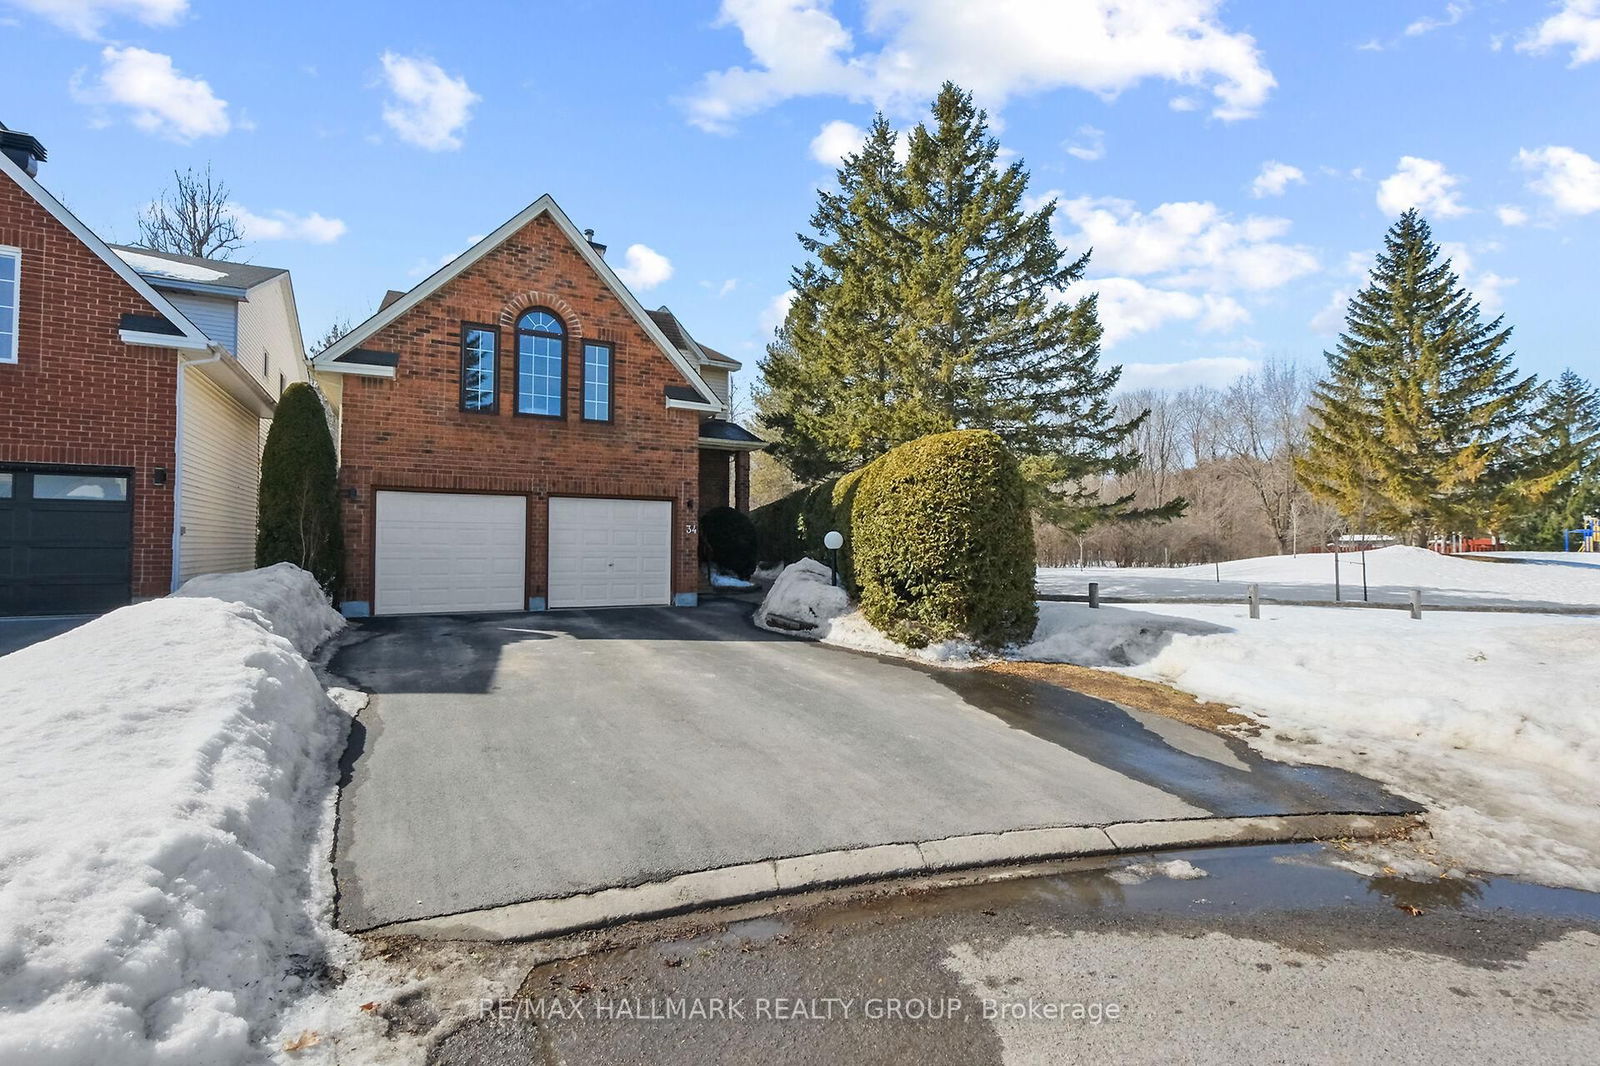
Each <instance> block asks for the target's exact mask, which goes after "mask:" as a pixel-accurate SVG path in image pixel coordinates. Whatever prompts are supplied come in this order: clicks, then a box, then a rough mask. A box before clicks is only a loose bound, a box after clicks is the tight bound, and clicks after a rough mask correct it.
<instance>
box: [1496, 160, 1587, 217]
mask: <svg viewBox="0 0 1600 1066" xmlns="http://www.w3.org/2000/svg"><path fill="white" fill-rule="evenodd" d="M1517 164H1518V165H1519V166H1521V167H1522V169H1523V170H1526V171H1529V172H1531V173H1532V174H1533V175H1534V177H1533V179H1532V180H1531V181H1529V182H1528V188H1530V189H1532V190H1533V191H1534V192H1536V193H1538V194H1539V195H1541V196H1543V197H1545V198H1547V199H1548V200H1549V201H1550V204H1551V206H1552V207H1554V208H1555V209H1556V210H1557V211H1559V212H1561V213H1562V214H1566V215H1587V214H1591V213H1593V212H1595V211H1600V162H1597V161H1596V160H1594V159H1593V158H1591V157H1589V156H1587V155H1584V154H1583V153H1582V152H1580V151H1578V150H1577V149H1574V148H1564V147H1562V146H1560V145H1554V144H1552V145H1549V146H1547V147H1544V148H1539V149H1536V150H1534V151H1531V152H1530V151H1528V149H1526V148H1524V149H1523V150H1522V151H1520V152H1518V153H1517ZM1502 221H1504V219H1502Z"/></svg>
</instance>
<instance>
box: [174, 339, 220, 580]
mask: <svg viewBox="0 0 1600 1066" xmlns="http://www.w3.org/2000/svg"><path fill="white" fill-rule="evenodd" d="M208 350H209V351H210V352H211V354H210V355H208V356H206V357H205V358H204V359H185V358H184V357H183V353H182V352H179V353H178V394H177V397H176V404H177V406H176V407H175V408H174V409H173V415H174V417H173V423H174V427H173V434H172V444H173V453H172V580H171V582H170V585H171V588H170V590H169V591H171V592H177V591H178V586H179V585H180V584H182V583H183V563H182V559H181V555H182V552H183V379H184V376H185V374H184V372H185V371H186V370H188V368H189V367H191V366H205V365H206V364H207V363H215V362H217V361H218V360H220V359H221V358H222V357H223V356H224V355H226V354H227V352H226V350H225V349H223V347H222V346H221V345H218V344H213V345H211V347H210V348H209V349H208Z"/></svg>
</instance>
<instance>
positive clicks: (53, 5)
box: [11, 0, 189, 39]
mask: <svg viewBox="0 0 1600 1066" xmlns="http://www.w3.org/2000/svg"><path fill="white" fill-rule="evenodd" d="M11 3H12V4H13V5H14V6H16V7H20V8H22V9H23V10H24V11H32V12H33V13H34V14H36V15H40V16H43V17H44V18H47V19H49V20H50V21H51V22H54V23H55V24H56V25H57V26H60V27H61V28H62V29H65V30H70V31H71V32H73V33H76V34H77V35H78V36H80V37H86V38H91V39H92V38H94V37H97V36H99V33H100V30H101V29H102V28H103V27H104V26H105V24H106V23H107V22H108V21H110V20H111V19H113V18H117V17H126V18H131V19H134V20H135V21H138V22H142V23H144V24H145V25H147V26H170V25H172V24H173V23H175V22H177V21H178V20H179V19H180V18H182V17H183V16H184V15H185V14H186V13H187V12H188V10H189V0H11Z"/></svg>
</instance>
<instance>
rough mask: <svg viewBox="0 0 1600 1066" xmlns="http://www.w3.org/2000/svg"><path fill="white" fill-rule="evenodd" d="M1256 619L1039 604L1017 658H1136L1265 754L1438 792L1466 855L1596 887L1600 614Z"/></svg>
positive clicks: (1324, 612)
mask: <svg viewBox="0 0 1600 1066" xmlns="http://www.w3.org/2000/svg"><path fill="white" fill-rule="evenodd" d="M1484 565H1491V564H1484ZM1504 568H1505V569H1512V570H1520V569H1522V568H1521V567H1514V566H1505V567H1504ZM1261 614H1262V617H1261V618H1260V619H1259V620H1252V619H1251V618H1250V617H1249V615H1248V612H1247V611H1246V609H1245V608H1243V607H1232V606H1207V605H1182V606H1177V605H1173V606H1163V605H1143V606H1142V607H1141V609H1140V610H1138V611H1129V610H1124V609H1122V608H1118V607H1103V608H1101V609H1100V610H1097V611H1091V610H1089V609H1088V607H1087V606H1084V605H1081V604H1066V603H1043V604H1040V626H1039V633H1040V637H1039V639H1038V640H1036V641H1035V643H1033V644H1031V645H1029V646H1027V647H1026V648H1023V649H1022V650H1021V652H1020V653H1019V655H1020V657H1022V658H1030V659H1055V660H1059V661H1066V662H1076V663H1080V664H1084V665H1105V664H1106V663H1107V662H1108V661H1110V662H1116V661H1117V659H1118V658H1119V657H1121V658H1125V659H1126V660H1127V661H1126V663H1125V664H1123V665H1122V667H1121V668H1122V670H1123V672H1126V673H1129V674H1133V675H1134V676H1137V677H1144V678H1149V679H1151V680H1156V681H1162V682H1166V683H1168V684H1171V685H1173V686H1175V687H1177V688H1180V689H1183V690H1184V691H1185V692H1190V693H1193V694H1194V695H1195V696H1197V697H1199V698H1201V699H1206V700H1215V701H1218V702H1221V703H1226V704H1228V705H1230V706H1235V707H1238V708H1239V709H1240V710H1241V711H1243V712H1244V713H1246V714H1249V715H1251V716H1252V717H1255V718H1257V719H1259V720H1260V721H1262V722H1264V723H1266V725H1267V726H1268V727H1269V728H1268V729H1266V730H1264V731H1263V732H1262V734H1261V735H1260V736H1258V737H1255V738H1252V739H1251V740H1250V743H1251V744H1253V745H1254V746H1255V747H1257V748H1259V749H1261V750H1262V751H1263V752H1264V753H1265V754H1267V755H1270V756H1273V757H1275V758H1282V759H1288V760H1290V761H1295V762H1315V763H1323V764H1326V765H1331V766H1340V767H1344V768H1346V769H1349V770H1353V771H1356V772H1358V773H1362V774H1366V775H1367V776H1369V777H1373V778H1376V779H1378V780H1380V781H1383V782H1385V783H1386V784H1388V785H1389V786H1390V787H1392V788H1394V789H1395V790H1396V791H1398V792H1402V793H1404V794H1406V795H1409V796H1412V797H1414V798H1416V799H1418V800H1419V801H1421V802H1423V803H1425V804H1426V805H1427V806H1428V807H1429V808H1430V811H1431V813H1430V815H1429V824H1430V825H1431V827H1432V829H1433V832H1434V834H1435V836H1436V837H1437V838H1438V843H1439V845H1440V846H1441V847H1442V848H1443V849H1444V850H1446V851H1447V852H1448V853H1449V854H1450V856H1451V857H1453V858H1454V859H1456V860H1457V861H1459V862H1461V863H1462V864H1465V865H1467V866H1471V867H1474V868H1476V869H1479V870H1484V871H1488V872H1494V873H1509V874H1516V875H1520V876H1524V877H1528V878H1531V879H1534V880H1537V881H1542V882H1545V883H1548V884H1554V885H1564V886H1570V887H1576V888H1584V889H1589V890H1591V891H1594V890H1600V803H1597V802H1596V791H1595V782H1596V781H1600V707H1597V705H1596V702H1595V700H1596V694H1595V678H1596V672H1595V665H1594V663H1595V648H1596V647H1597V646H1600V622H1597V621H1595V620H1593V619H1589V618H1581V617H1574V618H1562V617H1554V616H1544V617H1540V616H1529V615H1515V614H1455V613H1451V614H1446V613H1435V614H1428V615H1424V617H1423V619H1422V620H1421V621H1413V620H1412V619H1411V618H1410V617H1409V616H1408V615H1407V614H1406V613H1404V612H1400V611H1342V610H1338V609H1330V608H1322V607H1273V606H1266V607H1263V608H1262V611H1261ZM1091 616H1093V617H1091ZM1160 619H1165V620H1166V621H1165V622H1162V621H1160ZM1146 630H1148V631H1149V632H1148V633H1147V634H1146V633H1145V631H1146ZM1130 633H1133V634H1139V636H1137V637H1136V638H1130V636H1129V634H1130ZM1130 649H1136V653H1134V652H1132V651H1130Z"/></svg>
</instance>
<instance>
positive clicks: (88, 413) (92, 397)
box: [0, 175, 177, 596]
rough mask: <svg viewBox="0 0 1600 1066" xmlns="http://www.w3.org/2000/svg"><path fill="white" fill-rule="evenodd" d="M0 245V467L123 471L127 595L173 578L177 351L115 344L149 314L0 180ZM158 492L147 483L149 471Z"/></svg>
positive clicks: (157, 589)
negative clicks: (161, 471)
mask: <svg viewBox="0 0 1600 1066" xmlns="http://www.w3.org/2000/svg"><path fill="white" fill-rule="evenodd" d="M0 244H5V245H10V246H12V247H14V248H20V249H22V301H21V306H20V308H19V313H20V322H19V330H18V334H19V336H18V351H17V362H16V363H0V462H9V463H68V464H81V465H95V466H118V467H131V468H132V469H133V471H134V476H133V482H132V494H133V594H134V595H135V596H159V595H162V594H164V593H166V592H167V591H168V589H169V586H170V583H171V580H172V486H173V484H175V481H176V471H175V459H174V454H173V447H174V444H173V441H174V437H175V433H176V417H175V416H176V403H177V400H176V389H177V377H176V374H177V356H176V355H175V353H173V352H171V351H166V350H162V349H156V348H137V347H132V346H129V345H125V344H123V343H122V342H121V341H120V340H119V339H118V328H119V322H120V320H121V318H122V315H123V314H124V313H125V312H131V313H134V314H143V315H150V314H155V309H154V308H152V307H151V306H150V305H149V304H148V303H146V302H145V301H144V299H143V298H142V297H140V296H139V295H138V294H137V293H135V292H134V291H133V289H132V287H131V286H129V285H128V283H127V282H125V281H123V280H122V278H120V277H119V276H118V275H117V274H116V272H115V271H113V270H112V269H111V268H110V267H109V266H107V265H106V264H105V263H104V261H102V260H101V259H100V257H99V256H97V255H95V254H94V253H93V252H91V251H90V250H89V249H88V248H87V247H85V246H84V245H83V243H82V242H80V241H79V240H78V239H77V238H76V237H74V236H73V235H72V233H71V231H69V230H68V229H67V228H66V227H65V226H63V225H62V224H61V223H59V222H57V221H56V220H55V218H54V217H53V216H52V215H51V214H50V213H49V212H48V211H46V210H45V209H44V208H43V207H41V206H39V204H38V203H37V202H35V201H34V199H33V198H32V197H31V196H29V195H28V194H27V193H26V192H24V191H23V190H22V188H21V187H20V186H18V185H17V184H16V182H14V181H12V180H11V178H10V177H9V176H6V175H0ZM158 466H159V467H165V468H166V470H167V475H168V476H167V483H166V485H163V486H160V487H157V486H155V485H153V484H151V473H150V472H151V470H152V469H153V468H154V467H158Z"/></svg>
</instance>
